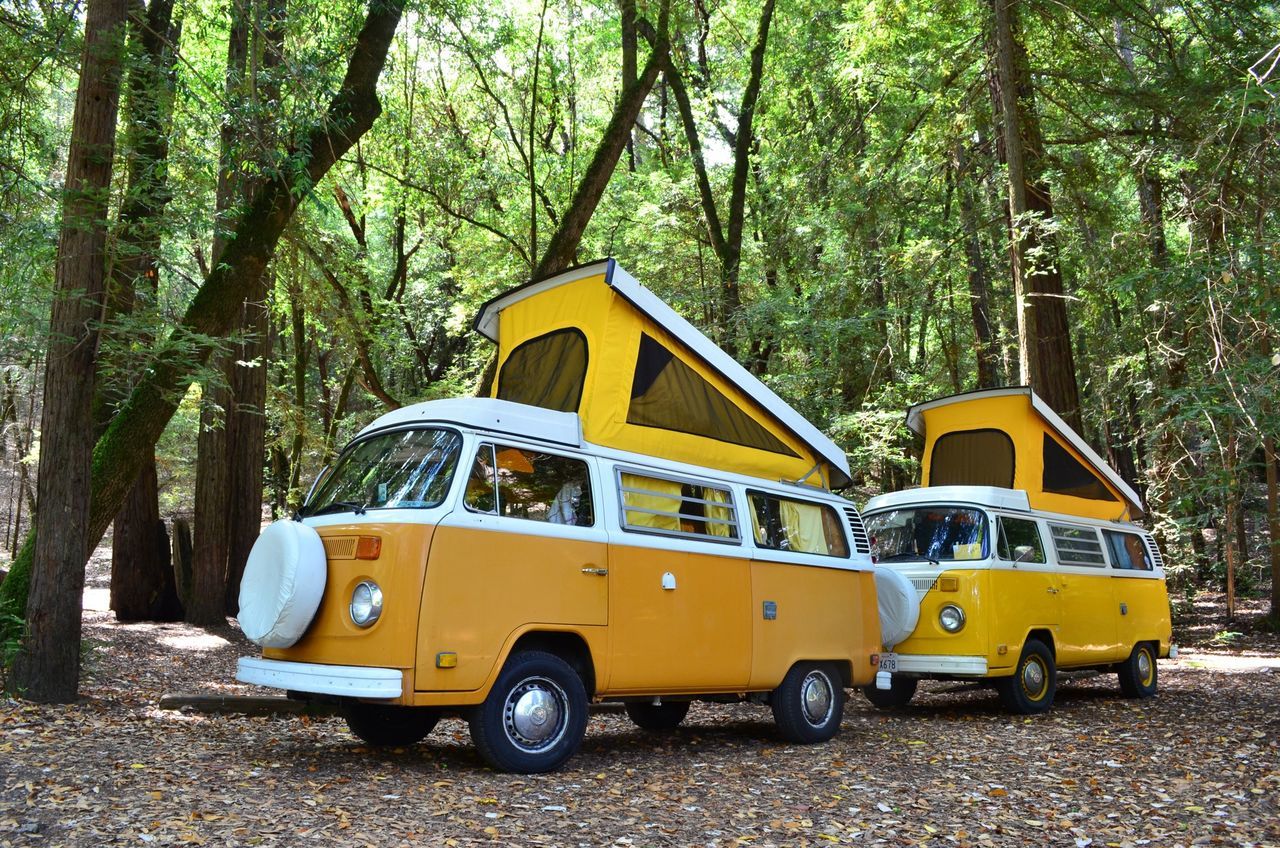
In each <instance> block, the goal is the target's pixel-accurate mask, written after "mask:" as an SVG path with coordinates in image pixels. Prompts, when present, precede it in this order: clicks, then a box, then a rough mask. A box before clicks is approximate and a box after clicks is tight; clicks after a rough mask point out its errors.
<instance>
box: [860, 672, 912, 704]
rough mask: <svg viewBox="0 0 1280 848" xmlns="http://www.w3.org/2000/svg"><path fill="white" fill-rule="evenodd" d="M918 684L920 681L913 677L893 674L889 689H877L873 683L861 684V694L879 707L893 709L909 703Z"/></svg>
mask: <svg viewBox="0 0 1280 848" xmlns="http://www.w3.org/2000/svg"><path fill="white" fill-rule="evenodd" d="M919 684H920V681H919V680H917V679H916V678H914V677H900V676H898V675H896V674H895V675H894V676H893V678H892V680H891V681H890V684H889V685H890V688H889V689H877V688H876V687H875V684H874V683H873V684H871V685H870V686H863V687H862V694H864V695H866V696H867V700H868V701H870V702H871V703H872V704H874V705H875V706H877V707H879V708H880V709H882V710H893V709H897V708H899V707H905V706H906V705H907V704H909V703H911V698H912V697H913V696H914V695H915V694H916V686H918V685H919Z"/></svg>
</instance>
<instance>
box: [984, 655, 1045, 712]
mask: <svg viewBox="0 0 1280 848" xmlns="http://www.w3.org/2000/svg"><path fill="white" fill-rule="evenodd" d="M1057 688H1058V670H1057V667H1056V666H1055V665H1054V662H1053V652H1052V651H1050V650H1049V648H1048V646H1046V645H1045V644H1044V643H1043V642H1041V641H1040V640H1039V639H1028V640H1027V644H1026V645H1025V646H1024V647H1023V649H1022V656H1021V657H1019V658H1018V667H1017V669H1016V670H1015V671H1014V673H1013V676H1012V677H1001V678H999V679H998V680H997V681H996V690H997V691H998V692H999V693H1000V700H1001V702H1002V703H1003V704H1004V706H1005V709H1007V710H1009V711H1010V712H1015V713H1020V714H1022V715H1031V714H1033V713H1042V712H1044V711H1045V710H1047V709H1049V707H1051V706H1053V696H1054V693H1055V692H1056V691H1057Z"/></svg>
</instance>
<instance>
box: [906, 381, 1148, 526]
mask: <svg viewBox="0 0 1280 848" xmlns="http://www.w3.org/2000/svg"><path fill="white" fill-rule="evenodd" d="M907 426H908V427H910V428H911V429H912V430H914V431H915V432H917V433H919V434H920V435H922V436H924V455H923V458H922V466H921V474H920V482H921V485H923V486H962V485H969V486H997V487H1000V488H1005V489H1022V490H1023V491H1025V492H1026V493H1027V500H1028V501H1030V504H1031V507H1032V509H1041V510H1045V511H1047V512H1059V513H1065V514H1067V515H1079V516H1085V517H1088V518H1101V519H1110V520H1113V521H1123V520H1130V521H1131V520H1133V519H1135V518H1137V517H1138V516H1140V515H1142V513H1143V511H1144V510H1143V507H1142V498H1141V497H1140V496H1139V495H1138V493H1137V492H1135V491H1134V490H1133V488H1132V487H1131V486H1130V485H1129V484H1128V483H1126V482H1125V481H1124V480H1123V479H1121V477H1120V475H1119V474H1117V473H1116V472H1115V471H1114V470H1113V469H1112V468H1111V466H1110V465H1108V464H1107V462H1106V460H1104V459H1103V458H1102V457H1100V456H1098V454H1097V452H1096V451H1094V450H1093V448H1091V447H1089V445H1088V443H1086V442H1085V440H1084V439H1082V438H1081V437H1080V434H1078V433H1077V432H1076V431H1075V430H1073V429H1071V427H1070V426H1069V425H1068V424H1067V423H1066V422H1065V421H1063V420H1062V418H1061V417H1060V416H1059V415H1058V414H1057V413H1056V412H1054V411H1053V410H1052V409H1050V408H1049V405H1048V404H1046V403H1045V402H1044V401H1043V400H1041V399H1040V397H1039V396H1038V395H1037V394H1036V393H1035V392H1033V391H1032V390H1031V389H1030V387H1028V386H1012V387H1009V388H1003V389H985V390H981V391H976V392H967V393H965V394H959V395H951V396H950V397H944V398H938V399H937V400H931V401H928V402H926V403H921V404H917V405H915V406H913V407H911V409H909V410H908V411H907Z"/></svg>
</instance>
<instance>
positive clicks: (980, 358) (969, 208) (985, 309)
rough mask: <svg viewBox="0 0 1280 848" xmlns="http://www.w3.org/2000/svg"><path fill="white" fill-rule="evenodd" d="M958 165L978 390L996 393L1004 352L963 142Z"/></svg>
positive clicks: (959, 145)
mask: <svg viewBox="0 0 1280 848" xmlns="http://www.w3.org/2000/svg"><path fill="white" fill-rule="evenodd" d="M954 161H955V172H956V191H957V194H958V195H959V197H960V225H961V227H962V228H963V230H964V254H965V259H966V260H967V261H968V264H969V318H970V320H971V321H972V322H973V346H974V350H973V357H974V361H975V363H976V365H977V370H978V374H977V377H978V383H977V388H979V389H994V388H995V387H997V386H999V385H1000V373H999V367H1000V352H999V350H997V348H996V341H995V332H994V330H993V329H992V321H991V285H990V271H989V270H988V268H987V259H986V256H985V255H984V254H983V252H982V235H981V231H980V228H979V224H978V209H977V199H976V197H975V193H974V188H973V175H972V174H971V173H970V169H969V157H968V153H967V152H966V150H965V146H964V142H963V141H958V142H956V146H955V153H954Z"/></svg>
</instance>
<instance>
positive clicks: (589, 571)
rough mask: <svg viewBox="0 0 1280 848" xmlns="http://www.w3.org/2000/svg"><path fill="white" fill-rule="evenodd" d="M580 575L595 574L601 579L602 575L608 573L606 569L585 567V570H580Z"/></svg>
mask: <svg viewBox="0 0 1280 848" xmlns="http://www.w3.org/2000/svg"><path fill="white" fill-rule="evenodd" d="M582 573H583V574H597V575H599V576H601V577H603V576H604V575H606V574H608V573H609V569H607V568H592V567H591V566H587V567H586V568H584V569H582Z"/></svg>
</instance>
